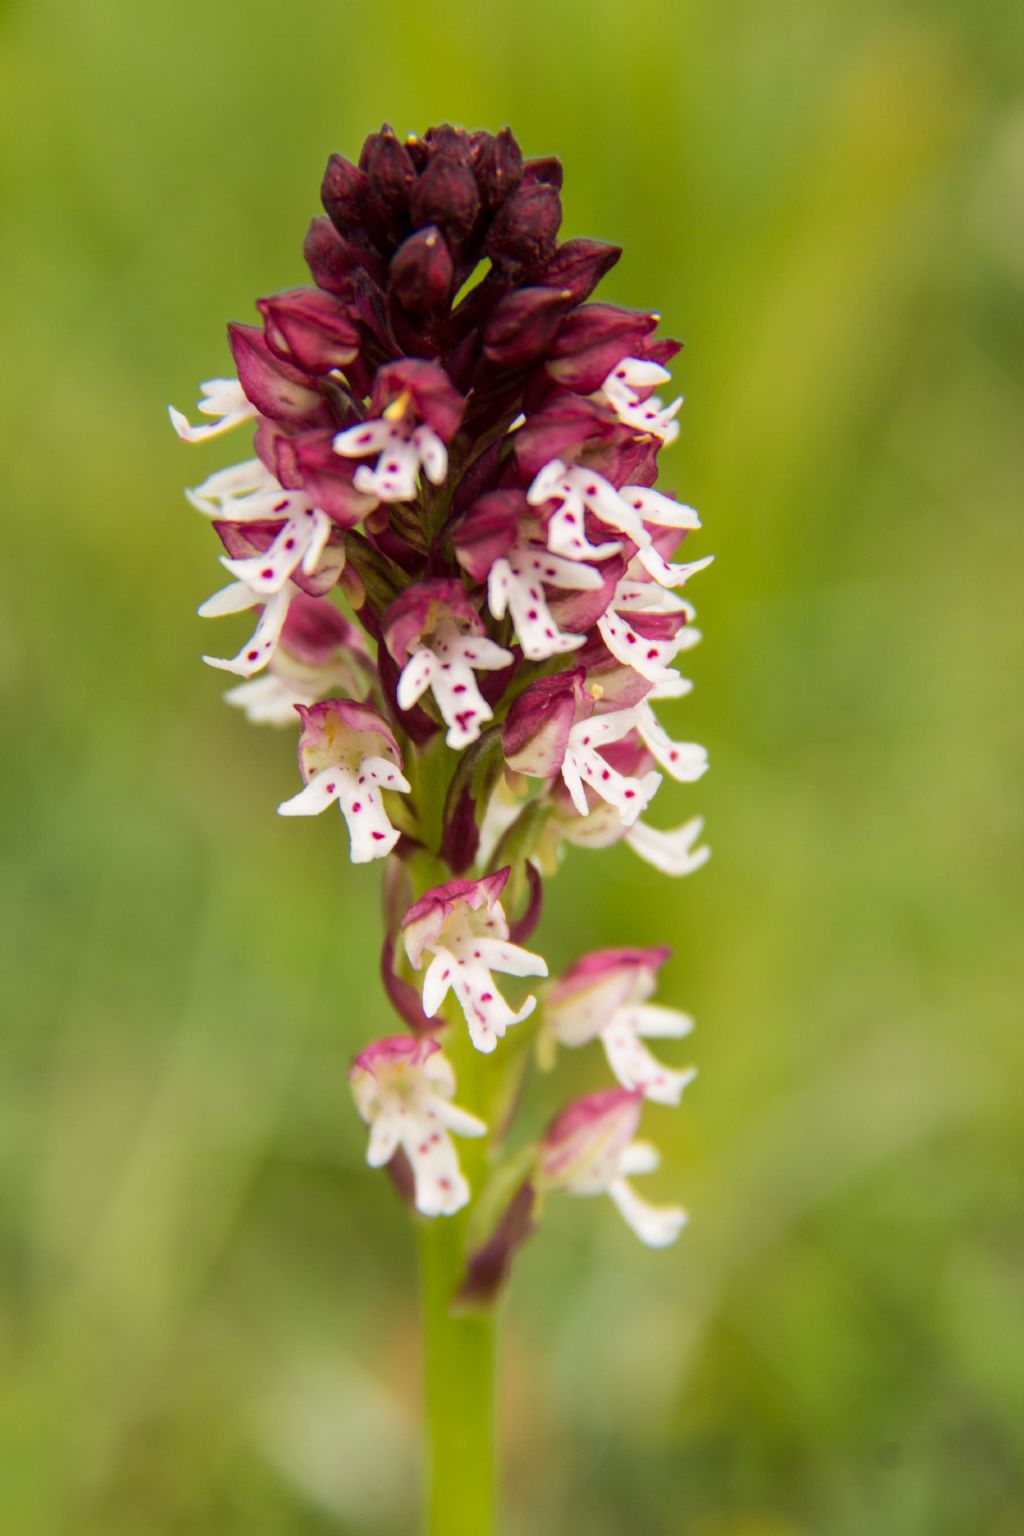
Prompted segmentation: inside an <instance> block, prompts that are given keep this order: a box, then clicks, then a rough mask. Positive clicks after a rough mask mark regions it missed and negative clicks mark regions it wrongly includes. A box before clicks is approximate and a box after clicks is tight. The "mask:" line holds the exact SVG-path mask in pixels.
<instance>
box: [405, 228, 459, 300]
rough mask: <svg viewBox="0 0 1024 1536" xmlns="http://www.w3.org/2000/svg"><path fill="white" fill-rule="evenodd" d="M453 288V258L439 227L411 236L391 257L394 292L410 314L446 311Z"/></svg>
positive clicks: (422, 230) (420, 231)
mask: <svg viewBox="0 0 1024 1536" xmlns="http://www.w3.org/2000/svg"><path fill="white" fill-rule="evenodd" d="M451 286H452V258H451V256H450V254H449V251H448V247H447V245H446V244H445V240H444V237H443V235H442V234H441V232H440V230H439V229H438V228H437V226H436V225H433V224H431V225H429V226H428V227H427V228H426V229H421V230H418V231H417V232H416V234H414V235H410V236H409V238H408V240H405V241H403V243H402V244H401V245H400V246H399V247H398V250H397V251H396V252H395V254H394V256H393V257H392V258H391V293H392V295H393V297H394V298H396V299H397V300H398V302H399V304H401V306H402V308H403V309H405V310H407V311H408V312H409V314H411V315H433V314H436V313H437V312H438V311H439V310H441V309H444V308H446V306H447V304H448V297H449V294H450V293H451Z"/></svg>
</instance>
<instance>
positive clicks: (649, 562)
mask: <svg viewBox="0 0 1024 1536" xmlns="http://www.w3.org/2000/svg"><path fill="white" fill-rule="evenodd" d="M526 495H527V500H528V501H529V502H530V505H531V506H542V505H543V503H544V502H546V501H557V502H558V503H559V505H558V507H557V508H556V510H555V511H554V512H552V514H551V518H550V521H549V523H548V548H549V549H550V550H551V551H552V552H553V553H555V554H560V555H564V556H565V557H566V558H567V559H569V560H598V559H604V558H605V557H606V556H608V555H612V554H615V553H617V551H618V550H619V549H620V548H621V545H619V544H616V543H606V544H591V543H590V541H589V539H588V538H587V534H586V529H585V519H586V515H587V514H588V513H589V515H590V516H591V517H593V518H594V519H595V520H596V521H597V522H599V523H601V524H603V525H604V527H606V528H610V529H612V530H613V531H614V532H616V533H621V534H623V535H624V537H625V538H627V539H629V540H630V541H631V542H632V543H633V544H635V545H636V548H637V557H636V558H637V559H638V560H639V561H640V563H641V564H642V565H643V566H644V567H645V569H646V570H647V571H648V573H649V574H650V575H651V576H653V578H654V580H655V581H657V582H659V583H660V584H661V585H662V586H665V587H676V586H681V585H682V584H683V582H685V581H687V580H688V579H689V578H690V577H691V576H693V575H694V574H695V573H696V572H697V571H699V570H703V569H704V567H705V566H706V565H710V563H711V560H712V558H713V556H711V555H708V556H706V557H705V558H704V559H703V560H697V561H693V562H692V563H690V564H688V565H673V564H671V563H670V562H669V561H667V560H666V559H665V558H664V556H663V555H661V554H660V553H659V551H658V550H657V549H656V548H655V547H654V542H653V539H652V537H651V533H650V531H649V529H648V528H647V527H646V526H645V523H646V522H652V523H654V524H655V525H656V526H659V527H665V528H682V529H686V528H693V527H697V526H699V519H697V514H696V513H695V512H694V511H693V508H692V507H684V506H682V505H681V504H680V503H678V502H674V501H672V500H671V498H670V497H668V496H662V495H661V493H660V492H657V491H655V492H651V491H648V489H647V487H645V486H635V485H631V486H626V487H625V488H624V489H623V490H622V491H617V490H616V489H615V487H614V486H613V485H612V484H611V482H610V481H608V480H606V479H605V478H604V476H603V475H599V474H596V473H595V472H594V471H593V470H592V469H587V468H585V467H584V466H582V465H579V464H577V465H574V466H573V467H572V468H567V467H566V465H565V464H563V463H562V461H561V459H552V460H551V461H550V462H549V463H547V464H545V465H544V468H543V469H542V470H541V471H540V473H539V474H538V475H536V476H535V478H534V480H533V482H532V484H531V486H530V488H529V490H528V491H527V493H526Z"/></svg>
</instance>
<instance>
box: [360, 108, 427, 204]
mask: <svg viewBox="0 0 1024 1536" xmlns="http://www.w3.org/2000/svg"><path fill="white" fill-rule="evenodd" d="M372 138H373V143H372V145H371V143H370V141H369V140H367V144H366V146H365V148H364V154H365V156H366V160H365V166H364V169H365V171H366V174H367V176H368V177H369V179H370V188H371V190H372V192H373V195H374V197H375V198H376V199H378V201H379V202H380V204H381V205H382V207H383V209H384V211H385V212H386V213H387V214H389V215H391V219H390V220H389V223H390V222H392V221H393V220H394V219H396V218H397V219H400V220H403V221H404V219H405V217H406V215H407V214H408V211H409V199H410V197H411V195H412V189H413V187H414V186H415V185H416V167H415V166H414V165H413V163H412V157H411V156H410V154H409V151H408V150H407V149H406V147H405V145H404V144H400V143H399V142H398V140H397V139H396V137H395V135H394V133H393V132H392V130H391V129H390V128H388V129H385V130H384V131H382V132H381V133H378V134H374V135H373V136H372Z"/></svg>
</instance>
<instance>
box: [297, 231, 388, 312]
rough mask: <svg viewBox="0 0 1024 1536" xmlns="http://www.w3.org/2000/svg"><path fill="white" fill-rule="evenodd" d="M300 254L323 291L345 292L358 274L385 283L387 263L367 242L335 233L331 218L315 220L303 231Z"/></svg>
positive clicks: (356, 278) (346, 292) (347, 291)
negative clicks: (303, 241) (363, 242)
mask: <svg viewBox="0 0 1024 1536" xmlns="http://www.w3.org/2000/svg"><path fill="white" fill-rule="evenodd" d="M303 255H304V256H305V258H306V263H307V265H308V267H309V270H310V272H311V273H312V274H313V281H314V282H315V283H316V285H317V287H318V288H323V289H324V291H325V292H326V293H338V294H345V295H347V294H348V293H349V291H350V289H351V287H352V284H353V282H354V281H356V280H358V277H359V274H360V273H364V272H365V273H367V274H368V276H369V277H370V278H371V279H372V280H373V281H374V282H375V283H378V284H381V283H386V282H387V270H388V269H387V263H386V262H385V261H384V259H383V258H382V257H381V256H379V255H378V254H377V251H376V250H375V249H374V248H373V247H372V246H369V245H364V244H362V243H361V242H360V241H359V240H356V239H353V238H347V237H344V236H342V235H339V234H338V231H337V230H336V229H335V227H334V225H333V224H332V223H331V221H330V219H314V220H313V221H312V223H311V224H310V226H309V230H308V232H307V234H306V243H305V245H304V246H303Z"/></svg>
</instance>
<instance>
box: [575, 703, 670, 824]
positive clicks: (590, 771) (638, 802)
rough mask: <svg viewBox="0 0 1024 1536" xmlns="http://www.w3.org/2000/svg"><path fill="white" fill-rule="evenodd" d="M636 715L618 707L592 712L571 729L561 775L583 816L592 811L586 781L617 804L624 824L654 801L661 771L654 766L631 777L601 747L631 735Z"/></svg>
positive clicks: (633, 820)
mask: <svg viewBox="0 0 1024 1536" xmlns="http://www.w3.org/2000/svg"><path fill="white" fill-rule="evenodd" d="M637 719H638V715H637V711H636V710H635V709H617V710H613V711H611V712H609V713H608V714H607V715H593V716H592V717H591V718H590V719H589V720H581V721H579V723H578V724H576V725H574V726H573V728H572V730H571V731H570V732H569V741H568V745H567V746H566V749H565V757H564V759H563V761H562V778H563V779H564V781H565V787H566V789H567V790H568V791H569V794H570V796H571V798H572V803H573V805H574V806H575V807H576V810H577V811H578V812H579V814H580V815H581V816H586V815H587V814H588V813H589V811H590V804H589V802H588V800H587V795H586V790H585V789H584V785H587V784H589V786H590V788H591V789H592V790H593V791H594V792H595V794H597V795H600V797H601V799H602V800H607V801H608V803H609V804H610V805H613V806H614V807H615V809H616V810H617V811H618V813H619V818H620V820H621V822H622V825H623V826H625V827H629V826H632V824H633V823H634V822H635V821H636V819H637V817H638V816H640V814H641V813H642V812H643V811H645V810H646V809H647V807H648V805H649V804H650V803H651V800H652V799H653V797H654V794H655V791H656V790H657V788H658V785H659V784H660V783H661V774H660V773H656V772H654V770H653V769H652V771H651V772H650V773H645V774H644V776H643V778H642V779H637V778H631V777H629V776H628V775H625V774H622V773H619V772H618V771H617V769H615V768H613V767H612V766H611V764H610V763H609V762H608V760H607V758H604V757H602V756H601V753H600V752H599V751H598V748H599V747H602V746H607V745H609V744H610V743H612V742H615V741H621V740H622V739H623V737H624V736H628V735H629V733H630V731H632V730H635V729H636V726H637Z"/></svg>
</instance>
